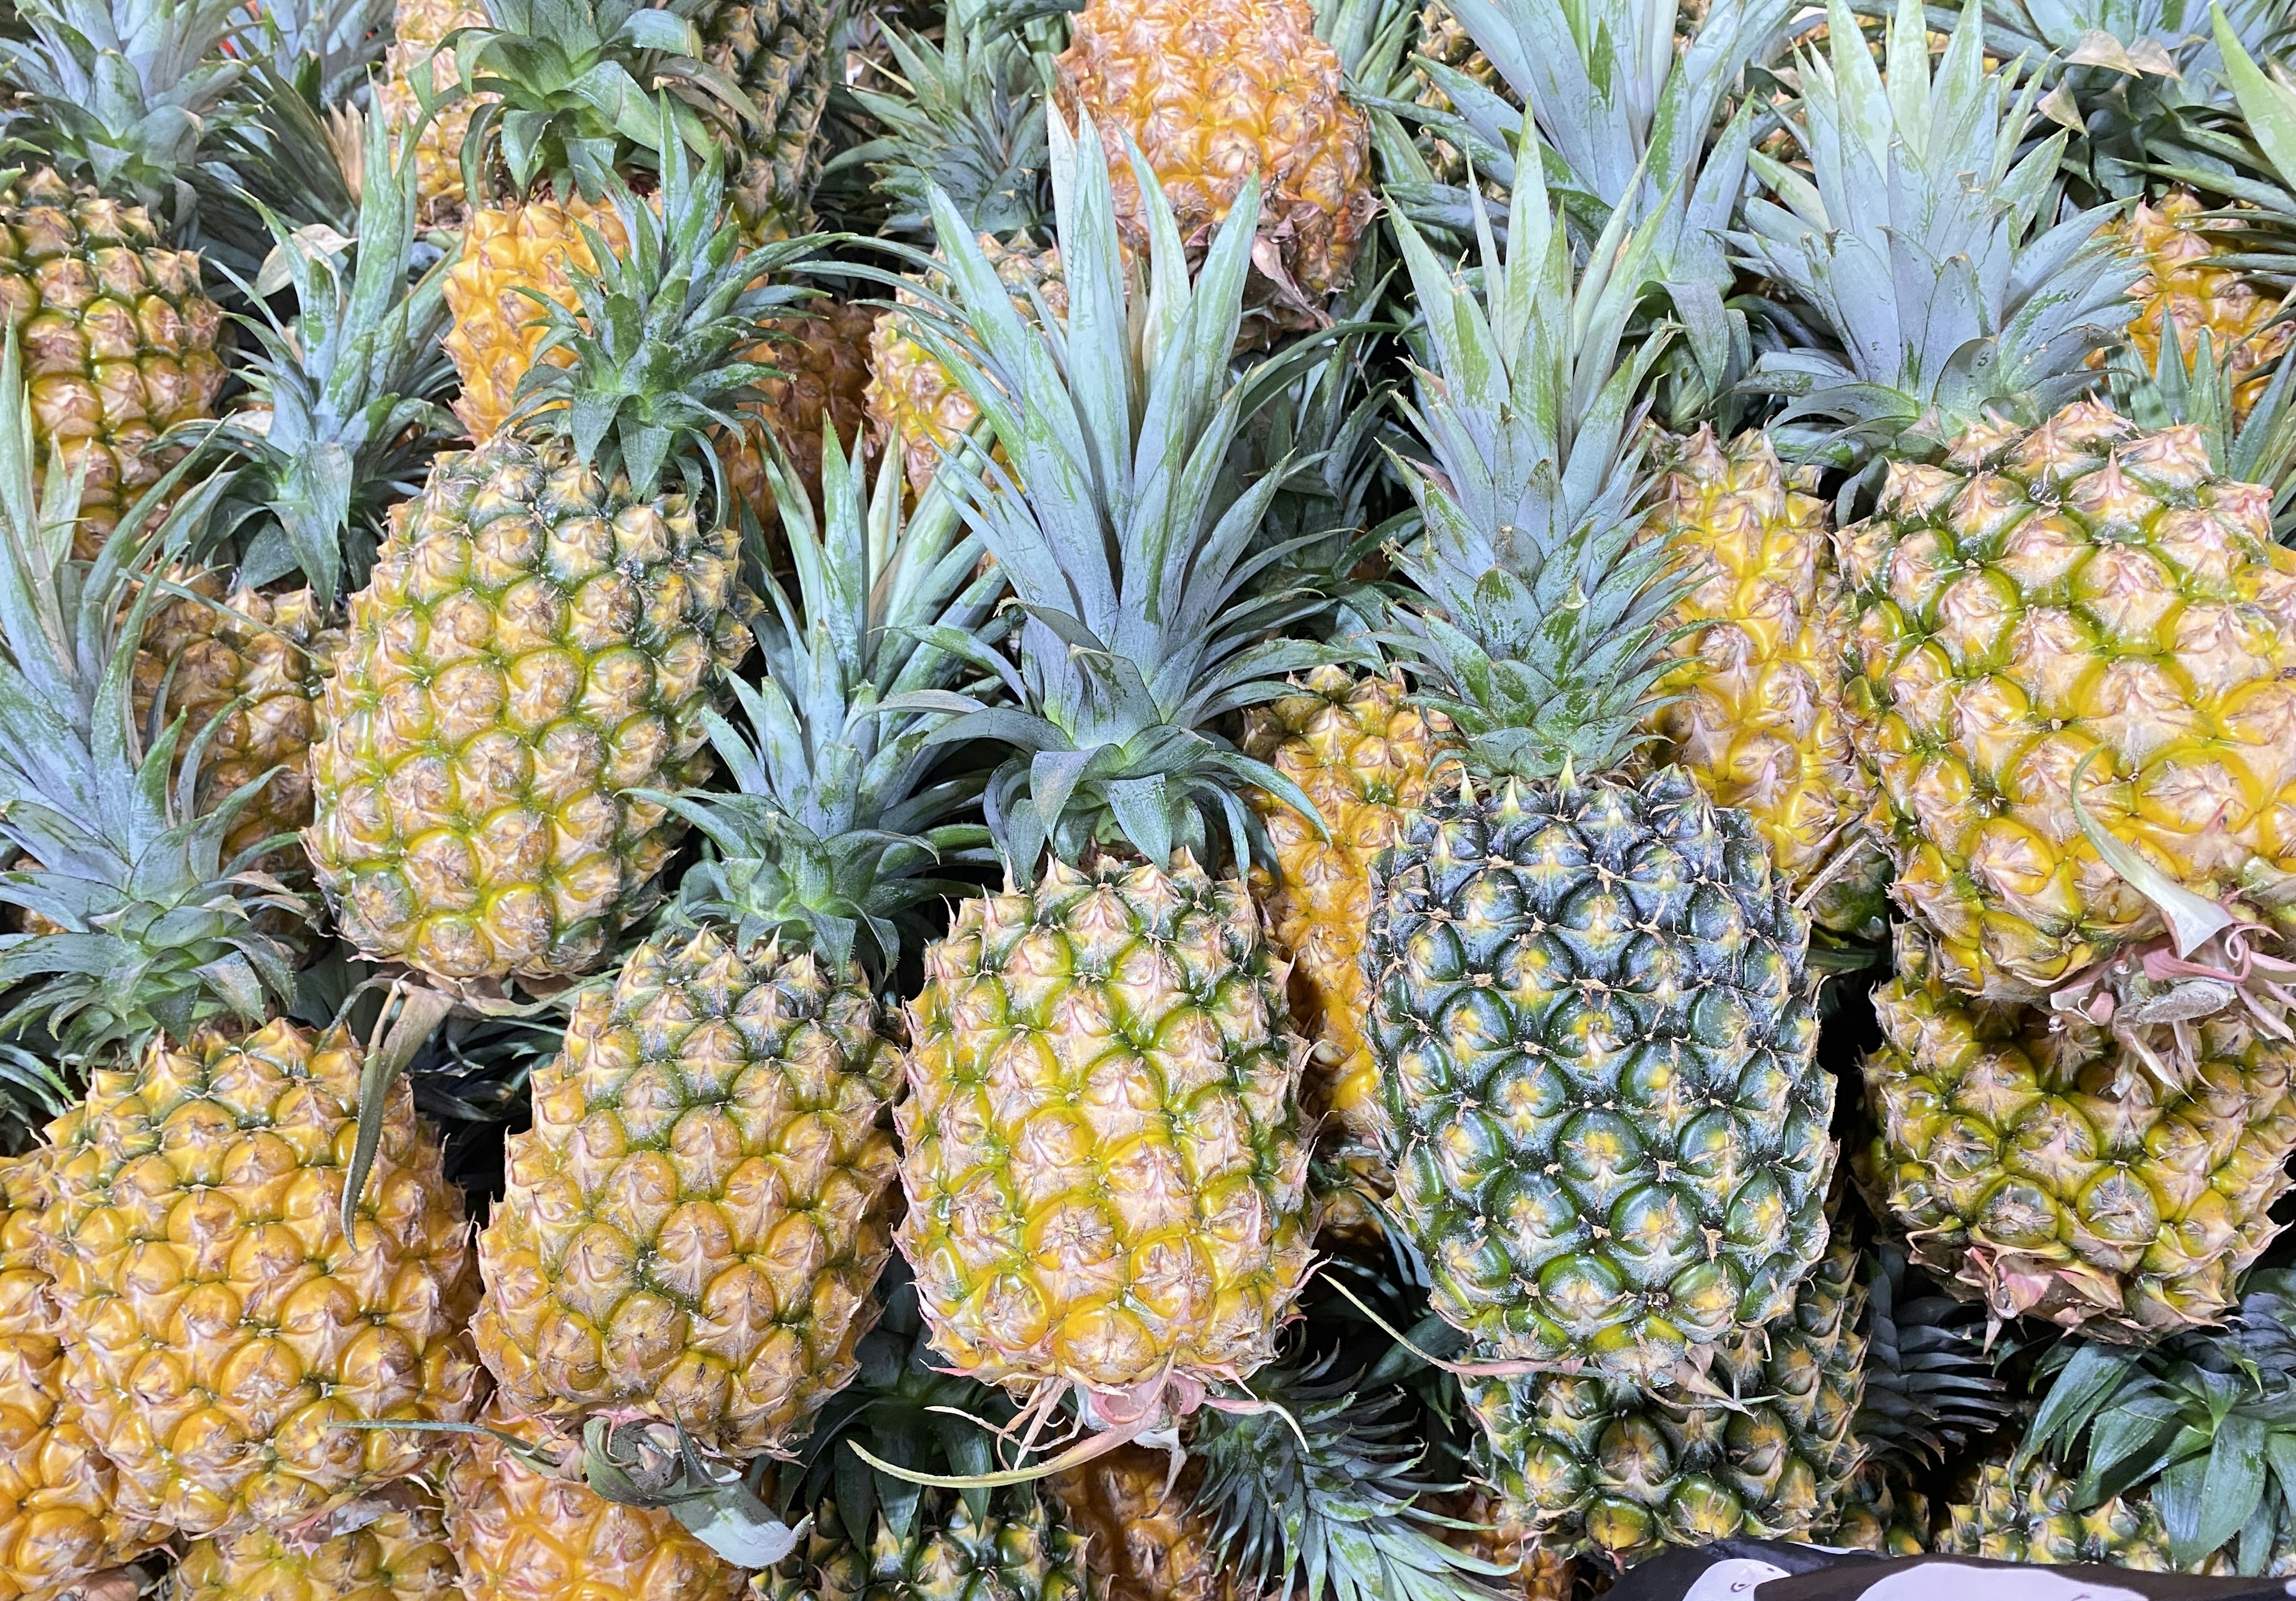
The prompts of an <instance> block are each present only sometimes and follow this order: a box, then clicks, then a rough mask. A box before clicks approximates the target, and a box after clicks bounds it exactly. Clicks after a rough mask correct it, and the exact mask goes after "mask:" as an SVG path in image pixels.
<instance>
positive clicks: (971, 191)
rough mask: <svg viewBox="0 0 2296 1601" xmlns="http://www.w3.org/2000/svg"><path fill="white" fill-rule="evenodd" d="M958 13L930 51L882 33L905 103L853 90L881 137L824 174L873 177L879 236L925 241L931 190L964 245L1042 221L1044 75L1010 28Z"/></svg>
mask: <svg viewBox="0 0 2296 1601" xmlns="http://www.w3.org/2000/svg"><path fill="white" fill-rule="evenodd" d="M965 12H966V8H965V7H964V6H963V5H961V4H960V5H952V6H950V7H949V9H948V18H947V26H946V27H945V28H944V29H943V30H942V37H941V40H940V42H939V44H935V43H934V42H933V41H932V40H931V39H928V38H926V37H923V36H922V35H920V34H913V33H909V32H906V31H905V30H903V29H898V28H888V29H885V32H884V42H885V48H886V49H887V50H889V51H890V52H891V53H892V56H893V60H894V62H896V63H897V64H898V66H899V68H900V78H898V79H896V80H895V81H896V82H898V83H900V84H901V86H902V87H903V89H904V90H906V93H899V94H892V93H887V92H886V91H884V90H881V89H865V88H856V89H854V91H853V98H854V100H855V101H856V102H857V103H859V105H860V106H861V108H862V110H864V111H867V112H868V113H869V115H870V116H872V117H873V118H875V119H876V120H877V123H878V125H879V126H880V127H882V128H883V129H884V130H885V131H884V133H883V134H882V135H880V136H879V137H877V138H874V139H872V140H870V141H868V142H867V143H866V144H860V145H857V146H855V147H854V148H853V149H851V150H849V151H847V152H844V153H843V154H841V155H840V156H839V157H837V159H836V160H833V161H832V162H831V163H830V164H829V168H828V170H829V171H832V172H835V171H838V170H840V169H841V168H849V167H857V166H864V165H866V166H869V167H873V168H875V169H876V173H877V186H878V188H879V189H880V190H881V191H882V192H883V193H885V195H886V196H888V197H889V198H890V200H891V201H892V202H893V209H892V212H891V215H890V216H889V217H888V218H886V226H887V227H888V228H890V230H892V231H893V232H896V233H900V234H931V230H932V190H933V186H934V185H939V186H940V188H941V189H942V190H943V191H944V192H945V193H947V195H948V197H949V199H950V200H951V201H954V202H955V206H956V209H957V212H958V214H959V215H960V216H962V217H963V218H964V219H965V226H966V230H967V233H968V235H970V234H995V235H996V236H997V237H998V238H1003V237H1005V235H1007V234H1013V233H1029V234H1037V233H1038V232H1040V231H1041V230H1042V229H1043V228H1044V226H1045V225H1046V223H1047V222H1048V221H1049V220H1050V218H1051V211H1052V201H1051V195H1050V193H1048V192H1047V190H1046V163H1047V162H1048V161H1049V160H1050V159H1051V157H1050V153H1049V147H1048V146H1047V145H1046V135H1045V115H1046V103H1047V99H1046V93H1045V85H1046V74H1047V73H1048V72H1049V71H1050V68H1049V66H1048V65H1047V64H1046V62H1044V61H1043V60H1042V59H1041V58H1040V56H1039V55H1038V54H1037V53H1036V52H1035V51H1034V50H1032V49H1031V48H1030V46H1029V40H1028V38H1027V37H1025V36H1024V35H1023V34H1022V33H1021V30H1020V29H1018V28H1016V27H1013V26H1011V25H1009V24H1008V25H1006V26H1005V27H1002V28H991V27H983V26H982V25H981V24H980V23H979V22H978V21H972V20H969V19H968V18H967V16H966V14H965ZM889 76H890V74H889Z"/></svg>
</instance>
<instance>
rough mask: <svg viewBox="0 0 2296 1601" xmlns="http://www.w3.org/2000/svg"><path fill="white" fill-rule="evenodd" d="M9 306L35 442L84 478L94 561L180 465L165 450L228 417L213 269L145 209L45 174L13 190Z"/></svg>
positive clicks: (6, 203)
mask: <svg viewBox="0 0 2296 1601" xmlns="http://www.w3.org/2000/svg"><path fill="white" fill-rule="evenodd" d="M0 309H4V312H5V315H6V317H7V321H8V323H9V325H10V326H12V328H13V329H14V330H15V333H16V338H17V341H18V342H19V343H20V344H21V347H22V349H23V364H24V379H25V383H26V386H27V388H28V389H29V391H30V394H31V402H32V423H33V430H34V435H35V438H36V439H37V444H38V448H39V452H40V464H41V465H43V466H45V464H46V461H47V457H48V453H49V451H50V450H51V448H54V449H59V450H61V452H62V455H63V459H64V462H65V464H66V465H67V466H68V467H69V468H71V469H73V470H76V471H78V472H80V473H81V474H82V475H83V489H82V495H81V500H80V519H81V522H80V534H79V539H78V553H79V554H81V555H83V556H87V555H93V554H94V551H95V548H96V546H99V545H100V544H101V543H102V538H103V536H104V535H106V534H108V533H110V532H111V530H112V529H114V528H115V527H117V526H118V525H119V518H120V515H121V513H124V512H126V511H127V508H128V506H129V505H132V504H133V503H134V502H135V498H136V497H138V496H139V495H141V494H142V493H143V491H144V490H145V489H149V488H151V486H152V484H154V483H156V482H158V481H159V479H160V475H161V474H162V473H163V472H165V471H166V469H167V467H168V464H169V457H168V453H166V452H162V451H160V450H156V449H154V448H153V444H154V441H156V440H157V439H159V437H160V435H161V434H162V433H164V432H166V431H168V429H170V428H172V427H174V426H176V424H177V423H189V422H193V421H195V420H197V419H199V418H201V417H211V416H213V415H215V403H216V397H217V394H218V393H220V392H221V390H222V389H223V382H224V363H223V357H221V356H220V355H218V354H217V349H216V347H217V342H218V341H220V340H221V339H222V337H223V333H224V317H223V308H221V307H219V306H217V304H216V303H215V302H214V301H213V300H209V298H208V297H207V295H206V294H205V293H204V292H202V291H201V288H200V259H199V257H198V255H197V254H196V253H195V252H193V251H191V250H171V249H168V247H167V246H166V244H165V243H163V242H162V241H161V239H160V234H159V231H158V230H157V229H156V228H155V227H154V226H152V218H151V217H150V215H149V214H148V213H147V212H146V211H145V209H144V208H143V207H142V206H138V205H126V204H122V203H121V202H119V201H114V200H111V199H107V198H105V197H103V196H102V195H99V194H97V193H94V191H92V190H89V189H86V188H77V187H75V186H73V185H70V184H69V183H67V182H65V180H64V179H63V178H62V177H59V176H58V175H57V174H56V173H55V172H54V171H53V170H51V169H49V168H37V169H36V170H34V171H32V172H30V173H29V174H27V175H26V176H24V177H21V178H19V179H18V180H17V181H16V183H15V184H14V185H12V187H10V188H8V189H6V190H4V191H0Z"/></svg>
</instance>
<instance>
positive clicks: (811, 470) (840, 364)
mask: <svg viewBox="0 0 2296 1601" xmlns="http://www.w3.org/2000/svg"><path fill="white" fill-rule="evenodd" d="M877 323H878V314H877V310H876V308H874V307H871V306H862V305H856V304H852V303H849V302H847V301H843V300H813V301H810V302H808V304H807V307H806V315H802V316H785V317H776V318H775V319H774V320H773V322H772V323H771V324H768V325H769V326H770V327H771V328H772V329H773V330H774V332H775V333H777V334H780V335H783V337H781V338H777V339H775V340H772V341H768V342H767V343H766V344H763V345H760V346H758V347H757V348H756V349H753V350H751V351H750V352H749V353H748V359H749V360H751V361H757V362H763V363H764V364H765V365H767V366H770V367H773V368H775V369H776V370H777V371H779V372H780V373H781V374H783V376H781V377H778V378H768V379H767V380H766V381H765V382H762V383H760V384H759V385H758V390H759V391H760V393H759V398H758V399H757V400H755V401H752V402H749V403H746V404H745V405H744V406H743V407H742V410H743V411H744V412H745V413H747V414H749V415H753V416H755V417H756V418H757V419H758V423H759V425H760V426H762V427H763V428H764V430H765V431H766V432H767V434H769V435H770V436H771V437H772V438H773V439H775V441H776V442H777V443H778V444H779V445H780V446H781V447H782V448H783V450H785V451H787V452H788V453H789V456H790V458H791V461H792V462H794V463H795V464H796V466H797V472H798V479H799V481H800V482H801V483H803V484H804V485H805V489H806V493H807V494H808V496H810V497H812V498H813V499H814V501H815V502H816V503H818V502H819V500H820V498H821V454H822V448H823V442H822V432H821V425H822V423H824V421H827V422H828V423H831V424H832V425H833V426H834V427H835V429H836V431H837V438H838V439H839V440H840V442H841V443H843V444H846V445H850V444H851V443H852V442H853V439H854V437H855V436H856V435H857V434H858V433H859V432H860V431H861V430H862V429H863V428H864V427H865V425H866V423H867V422H868V390H869V378H870V372H869V352H870V346H871V343H872V336H873V334H874V333H875V332H876V328H877ZM766 455H767V452H766V449H765V447H764V446H763V444H762V443H761V442H760V440H759V439H758V434H757V432H756V431H755V430H754V429H750V430H744V431H742V432H741V433H739V434H731V435H729V434H725V433H720V434H719V435H717V460H718V463H719V464H720V465H721V466H723V467H724V468H725V470H726V489H728V490H729V491H730V492H731V493H732V494H733V496H734V498H735V500H737V501H738V502H740V503H741V504H742V505H745V506H748V507H749V508H750V510H751V511H753V512H754V513H757V517H758V522H759V523H760V524H761V525H764V526H767V527H770V526H772V524H773V521H774V519H775V501H774V493H773V490H772V489H771V487H770V485H769V483H768V481H767V472H766Z"/></svg>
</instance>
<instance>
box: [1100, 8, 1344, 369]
mask: <svg viewBox="0 0 2296 1601" xmlns="http://www.w3.org/2000/svg"><path fill="white" fill-rule="evenodd" d="M1069 40H1070V43H1069V47H1068V49H1067V50H1066V51H1065V52H1063V53H1062V55H1061V57H1060V60H1059V62H1058V66H1059V70H1060V98H1061V102H1062V110H1063V111H1066V112H1067V113H1068V114H1069V115H1070V117H1071V118H1073V117H1074V116H1075V113H1076V112H1077V111H1078V110H1082V111H1087V112H1089V113H1090V114H1091V116H1092V119H1093V122H1094V125H1095V127H1097V128H1098V129H1099V130H1100V137H1101V144H1102V146H1103V149H1104V150H1105V152H1106V153H1107V157H1108V164H1109V168H1108V170H1109V177H1110V180H1111V186H1112V187H1113V189H1114V191H1115V195H1116V214H1117V220H1118V222H1119V225H1121V226H1123V227H1124V229H1125V230H1126V232H1127V234H1128V236H1129V242H1130V243H1131V244H1132V245H1133V247H1134V248H1136V249H1138V248H1142V247H1144V244H1145V242H1146V237H1147V235H1146V222H1145V214H1144V209H1143V207H1142V205H1141V198H1140V187H1139V181H1138V179H1137V178H1136V176H1135V175H1134V173H1133V170H1132V163H1131V158H1130V157H1129V156H1128V154H1127V153H1126V152H1125V148H1124V135H1127V134H1129V135H1131V137H1132V138H1133V140H1134V141H1135V142H1136V144H1138V145H1139V147H1140V150H1141V153H1142V154H1144V155H1145V156H1146V157H1147V159H1148V166H1149V169H1150V170H1151V171H1152V172H1154V173H1155V175H1156V180H1157V182H1158V183H1159V184H1160V185H1161V186H1162V188H1163V191H1164V194H1165V198H1166V199H1168V200H1169V201H1170V202H1171V206H1172V213H1173V218H1174V220H1175V221H1177V223H1178V225H1179V230H1180V237H1181V238H1182V239H1183V240H1186V241H1190V242H1201V239H1202V238H1204V237H1205V236H1206V235H1207V234H1209V232H1210V229H1211V227H1212V226H1213V225H1214V224H1216V223H1218V222H1219V221H1220V220H1221V219H1222V218H1225V217H1226V215H1227V211H1228V208H1229V207H1230V206H1232V205H1234V203H1235V198H1236V196H1237V194H1238V193H1241V192H1242V188H1243V184H1244V180H1245V178H1246V177H1247V176H1249V175H1250V174H1251V173H1253V172H1259V173H1260V174H1262V175H1263V176H1264V185H1265V186H1264V189H1263V193H1262V197H1261V213H1260V222H1259V229H1260V233H1261V234H1262V235H1263V236H1264V237H1265V238H1267V240H1268V241H1269V242H1272V243H1273V244H1274V246H1275V251H1274V254H1275V256H1276V257H1277V258H1279V259H1280V261H1281V270H1282V272H1283V277H1284V279H1286V280H1288V282H1283V283H1277V284H1276V290H1277V293H1276V295H1275V298H1274V299H1273V300H1271V301H1270V303H1269V304H1268V305H1267V307H1264V308H1260V309H1261V311H1262V313H1263V316H1264V318H1265V321H1266V323H1267V324H1269V325H1271V326H1287V327H1288V326H1310V325H1313V324H1314V322H1315V320H1316V312H1317V308H1319V307H1320V305H1321V302H1322V301H1323V300H1324V297H1325V296H1326V295H1328V294H1330V293H1332V292H1333V291H1335V290H1340V289H1344V288H1346V287H1347V285H1348V283H1349V281H1350V279H1351V278H1352V276H1353V273H1354V262H1355V253H1356V250H1357V245H1358V244H1359V243H1360V242H1361V240H1362V237H1363V234H1364V232H1365V229H1366V228H1367V227H1368V226H1370V223H1371V219H1372V217H1373V214H1374V212H1375V211H1376V209H1377V200H1376V197H1375V196H1374V193H1373V191H1372V180H1371V124H1370V121H1369V119H1367V118H1366V117H1365V115H1364V113H1363V112H1362V111H1359V110H1357V108H1356V107H1355V106H1353V105H1351V104H1350V103H1349V102H1348V100H1347V98H1346V96H1345V94H1343V93H1342V89H1341V85H1342V82H1343V80H1344V78H1345V73H1344V71H1343V70H1342V69H1341V64H1340V58H1339V55H1338V53H1337V52H1335V51H1334V50H1333V48H1332V47H1331V46H1330V45H1326V44H1325V43H1324V41H1323V40H1322V39H1320V38H1318V37H1316V13H1315V8H1314V7H1313V6H1311V5H1310V4H1308V0H1209V3H1207V0H1092V4H1088V5H1087V6H1086V7H1085V9H1084V10H1082V11H1081V12H1078V13H1076V15H1075V16H1074V17H1073V18H1072V19H1070V29H1069Z"/></svg>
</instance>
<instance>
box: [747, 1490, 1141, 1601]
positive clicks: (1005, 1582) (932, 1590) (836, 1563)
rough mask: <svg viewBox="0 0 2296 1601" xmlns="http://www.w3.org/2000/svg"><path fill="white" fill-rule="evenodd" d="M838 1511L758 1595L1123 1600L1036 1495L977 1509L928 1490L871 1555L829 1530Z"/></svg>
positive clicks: (903, 1600)
mask: <svg viewBox="0 0 2296 1601" xmlns="http://www.w3.org/2000/svg"><path fill="white" fill-rule="evenodd" d="M835 1517H836V1508H835V1507H833V1506H829V1507H824V1508H823V1509H822V1510H821V1512H820V1513H819V1514H818V1515H816V1520H815V1524H814V1534H813V1538H812V1539H811V1540H810V1541H809V1542H808V1545H807V1546H806V1548H804V1549H803V1550H801V1551H799V1552H796V1553H793V1554H792V1555H791V1556H788V1557H787V1558H785V1559H783V1562H781V1563H780V1564H778V1565H776V1566H775V1567H774V1568H773V1569H771V1570H769V1571H768V1572H763V1573H759V1574H758V1576H757V1577H756V1578H755V1579H753V1580H750V1596H751V1597H753V1598H754V1601H990V1598H991V1597H993V1598H994V1601H1095V1598H1097V1597H1103V1596H1105V1597H1106V1601H1115V1597H1114V1596H1113V1594H1112V1593H1110V1592H1104V1591H1103V1590H1102V1589H1099V1588H1098V1587H1096V1586H1095V1584H1094V1583H1093V1581H1092V1580H1091V1578H1090V1577H1089V1575H1088V1573H1087V1570H1086V1568H1085V1562H1084V1559H1085V1553H1086V1550H1087V1544H1086V1540H1085V1539H1083V1538H1082V1537H1079V1536H1078V1534H1076V1533H1075V1532H1074V1531H1071V1530H1070V1529H1069V1528H1068V1527H1067V1526H1066V1525H1065V1524H1063V1523H1062V1521H1061V1519H1060V1517H1059V1515H1057V1514H1056V1513H1055V1512H1054V1510H1053V1509H1052V1508H1051V1507H1048V1506H1047V1505H1046V1503H1045V1502H1044V1501H1043V1500H1042V1499H1040V1498H1037V1497H1036V1496H1035V1495H1033V1494H1031V1495H1029V1496H1028V1497H1027V1498H1026V1499H1025V1500H1024V1501H1022V1502H1021V1504H1019V1505H1017V1506H1012V1505H1007V1506H991V1507H989V1508H988V1510H987V1511H986V1512H975V1511H974V1510H973V1509H972V1507H971V1506H970V1505H969V1504H968V1503H967V1501H966V1499H965V1498H964V1497H962V1496H956V1495H952V1494H950V1493H949V1492H948V1491H947V1490H927V1491H925V1492H924V1495H923V1497H922V1502H921V1504H920V1506H919V1507H918V1510H917V1513H916V1527H915V1529H914V1531H913V1532H911V1533H910V1534H909V1535H908V1536H907V1537H906V1539H904V1538H903V1537H902V1536H900V1535H898V1534H896V1533H894V1532H893V1530H892V1528H891V1526H890V1525H889V1524H887V1523H879V1524H878V1525H877V1530H876V1533H875V1535H874V1537H873V1539H871V1541H870V1544H869V1547H868V1548H867V1550H866V1551H863V1550H862V1549H860V1548H857V1547H856V1546H854V1545H853V1544H852V1543H851V1542H850V1541H849V1539H845V1538H844V1537H843V1536H842V1535H841V1534H840V1533H837V1532H832V1528H833V1527H834V1520H835Z"/></svg>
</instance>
